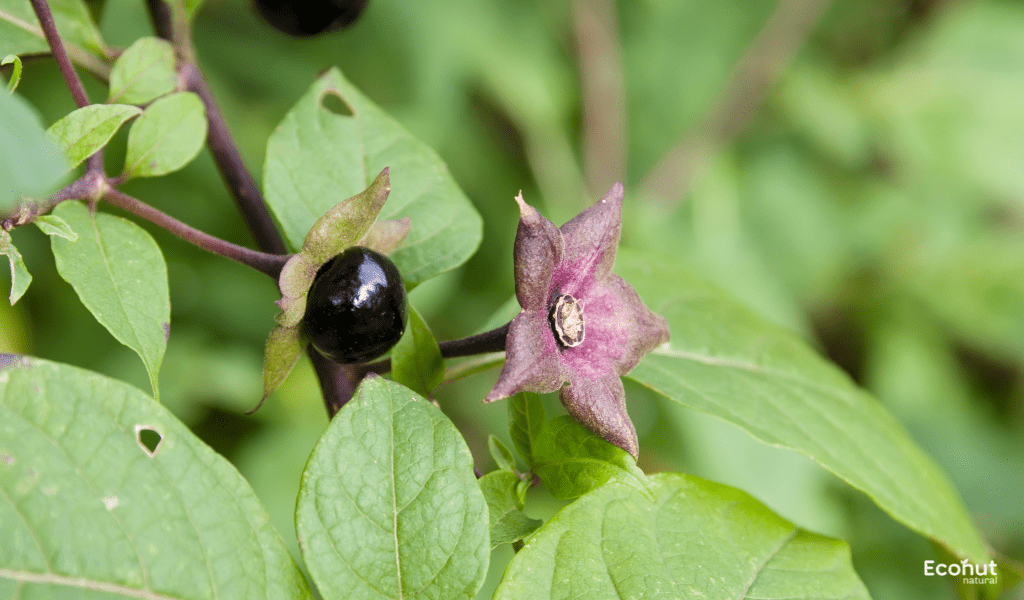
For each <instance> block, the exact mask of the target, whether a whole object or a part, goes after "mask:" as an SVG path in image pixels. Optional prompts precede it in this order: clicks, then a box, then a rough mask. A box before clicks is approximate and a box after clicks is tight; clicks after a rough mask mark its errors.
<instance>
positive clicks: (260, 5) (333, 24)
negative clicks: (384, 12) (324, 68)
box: [255, 0, 368, 36]
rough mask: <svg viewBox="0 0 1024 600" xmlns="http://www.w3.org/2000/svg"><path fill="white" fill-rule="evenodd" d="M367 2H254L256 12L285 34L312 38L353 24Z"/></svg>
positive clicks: (257, 0) (310, 0)
mask: <svg viewBox="0 0 1024 600" xmlns="http://www.w3.org/2000/svg"><path fill="white" fill-rule="evenodd" d="M367 1H368V0H255V3H256V9H257V10H258V11H259V13H260V14H261V15H263V18H264V19H266V20H267V22H268V23H270V24H271V25H273V26H274V28H275V29H277V30H278V31H280V32H282V33H287V34H288V35H295V36H310V35H316V34H318V33H323V32H325V31H334V30H336V29H344V28H346V27H348V26H349V25H351V24H352V23H354V22H355V21H356V19H358V18H359V15H361V14H362V12H363V9H364V8H366V3H367Z"/></svg>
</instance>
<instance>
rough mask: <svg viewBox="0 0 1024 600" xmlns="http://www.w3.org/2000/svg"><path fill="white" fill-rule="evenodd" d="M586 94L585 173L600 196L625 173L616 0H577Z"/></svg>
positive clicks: (582, 81)
mask: <svg viewBox="0 0 1024 600" xmlns="http://www.w3.org/2000/svg"><path fill="white" fill-rule="evenodd" d="M573 13H574V28H575V30H576V46H577V50H578V55H579V70H580V85H581V88H582V90H581V91H582V96H583V172H584V174H585V176H586V180H587V189H588V191H589V192H590V193H591V194H594V195H595V196H601V195H603V194H604V192H605V191H606V190H607V189H608V188H609V187H611V185H612V184H613V183H615V182H616V181H622V180H623V179H624V175H625V171H626V167H625V165H626V85H625V82H624V81H623V75H622V57H621V56H620V52H619V48H620V47H621V45H620V43H619V20H618V14H617V13H616V8H615V2H614V1H613V0H576V1H575V2H574V3H573Z"/></svg>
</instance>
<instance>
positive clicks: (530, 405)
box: [508, 392, 544, 467]
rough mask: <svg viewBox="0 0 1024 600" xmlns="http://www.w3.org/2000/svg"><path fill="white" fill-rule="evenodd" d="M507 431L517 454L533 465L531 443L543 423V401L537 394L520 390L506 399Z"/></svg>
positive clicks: (532, 443) (529, 464)
mask: <svg viewBox="0 0 1024 600" xmlns="http://www.w3.org/2000/svg"><path fill="white" fill-rule="evenodd" d="M508 423H509V432H510V433H511V435H512V443H513V444H515V446H516V450H518V451H519V456H522V457H523V460H525V461H526V465H527V466H529V467H533V445H534V441H535V440H536V439H537V436H538V435H540V430H541V427H542V426H543V425H544V403H543V402H542V401H541V399H540V396H539V395H538V394H534V393H533V392H520V393H518V394H516V395H515V396H512V397H511V398H509V401H508Z"/></svg>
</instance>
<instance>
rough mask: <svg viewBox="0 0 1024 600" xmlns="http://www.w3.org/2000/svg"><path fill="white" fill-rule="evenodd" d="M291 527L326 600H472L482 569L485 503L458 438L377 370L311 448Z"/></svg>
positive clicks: (434, 411)
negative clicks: (463, 599) (311, 451)
mask: <svg viewBox="0 0 1024 600" xmlns="http://www.w3.org/2000/svg"><path fill="white" fill-rule="evenodd" d="M295 528H296V530H297V532H298V535H299V544H300V547H301V548H302V555H303V557H304V558H305V559H306V565H307V566H308V567H309V572H310V575H312V577H313V581H315V582H316V586H317V588H318V589H319V591H320V593H321V594H322V595H323V597H324V598H325V599H326V600H333V599H335V598H346V599H353V600H362V599H374V600H383V599H391V598H404V599H405V600H416V599H427V598H472V597H473V596H474V594H476V592H477V590H478V589H479V588H480V586H481V585H482V584H483V580H484V575H486V573H487V563H488V559H489V557H490V552H489V551H490V548H489V546H488V543H487V539H488V538H487V535H488V533H487V504H486V502H485V501H484V498H483V494H482V493H481V491H480V487H479V486H478V485H477V483H476V477H475V476H474V474H473V457H472V456H471V455H470V453H469V448H468V447H467V446H466V442H465V440H463V439H462V436H461V435H459V432H458V430H457V429H455V426H454V425H453V424H452V422H451V421H449V420H448V418H447V417H446V416H444V414H443V413H442V412H441V411H440V410H439V409H438V408H436V407H435V406H434V405H432V404H431V403H430V402H428V401H426V400H424V399H423V398H422V397H420V396H418V395H416V394H415V393H413V392H412V391H411V390H409V389H408V388H406V387H404V386H402V385H399V384H397V383H395V382H392V381H388V380H386V379H382V378H380V377H378V376H375V375H370V376H369V377H368V378H366V379H364V380H363V381H362V383H360V384H359V387H358V388H357V389H356V393H355V396H353V398H352V400H350V401H349V402H348V403H347V404H346V405H345V406H344V407H343V408H342V409H341V410H340V411H339V412H338V414H337V415H335V416H334V418H333V419H332V420H331V423H330V425H328V426H327V431H326V432H325V433H324V435H323V436H322V437H321V438H320V441H318V442H317V444H316V447H315V448H313V453H312V455H310V457H309V462H308V463H307V464H306V468H305V470H304V471H303V473H302V483H301V487H300V491H299V499H298V503H297V506H296V509H295Z"/></svg>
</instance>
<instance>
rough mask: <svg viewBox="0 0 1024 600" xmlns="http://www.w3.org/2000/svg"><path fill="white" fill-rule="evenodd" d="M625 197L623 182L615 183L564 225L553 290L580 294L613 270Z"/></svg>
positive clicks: (584, 293)
mask: <svg viewBox="0 0 1024 600" xmlns="http://www.w3.org/2000/svg"><path fill="white" fill-rule="evenodd" d="M622 197H623V190H622V184H621V183H616V184H615V185H613V186H612V189H611V190H609V191H608V193H607V194H605V196H604V198H601V200H600V201H598V202H597V203H595V204H594V205H593V206H591V207H590V208H588V209H587V210H585V211H583V212H581V213H580V214H578V215H576V216H575V217H574V218H573V219H572V220H571V221H569V222H568V223H566V224H565V225H562V227H561V229H560V231H561V233H562V237H563V238H564V239H565V251H564V252H563V254H562V260H561V261H560V262H559V264H558V265H557V266H556V267H555V271H554V273H553V274H552V281H551V288H550V289H551V291H552V292H555V291H557V292H558V293H559V294H571V295H573V296H574V297H576V298H579V297H580V296H581V295H586V291H587V290H588V289H589V288H590V286H591V285H593V283H594V282H595V281H597V280H599V279H601V278H603V277H606V276H607V275H608V274H609V273H611V272H612V265H613V264H614V263H615V250H616V248H617V247H618V245H619V235H620V233H621V231H622Z"/></svg>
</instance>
